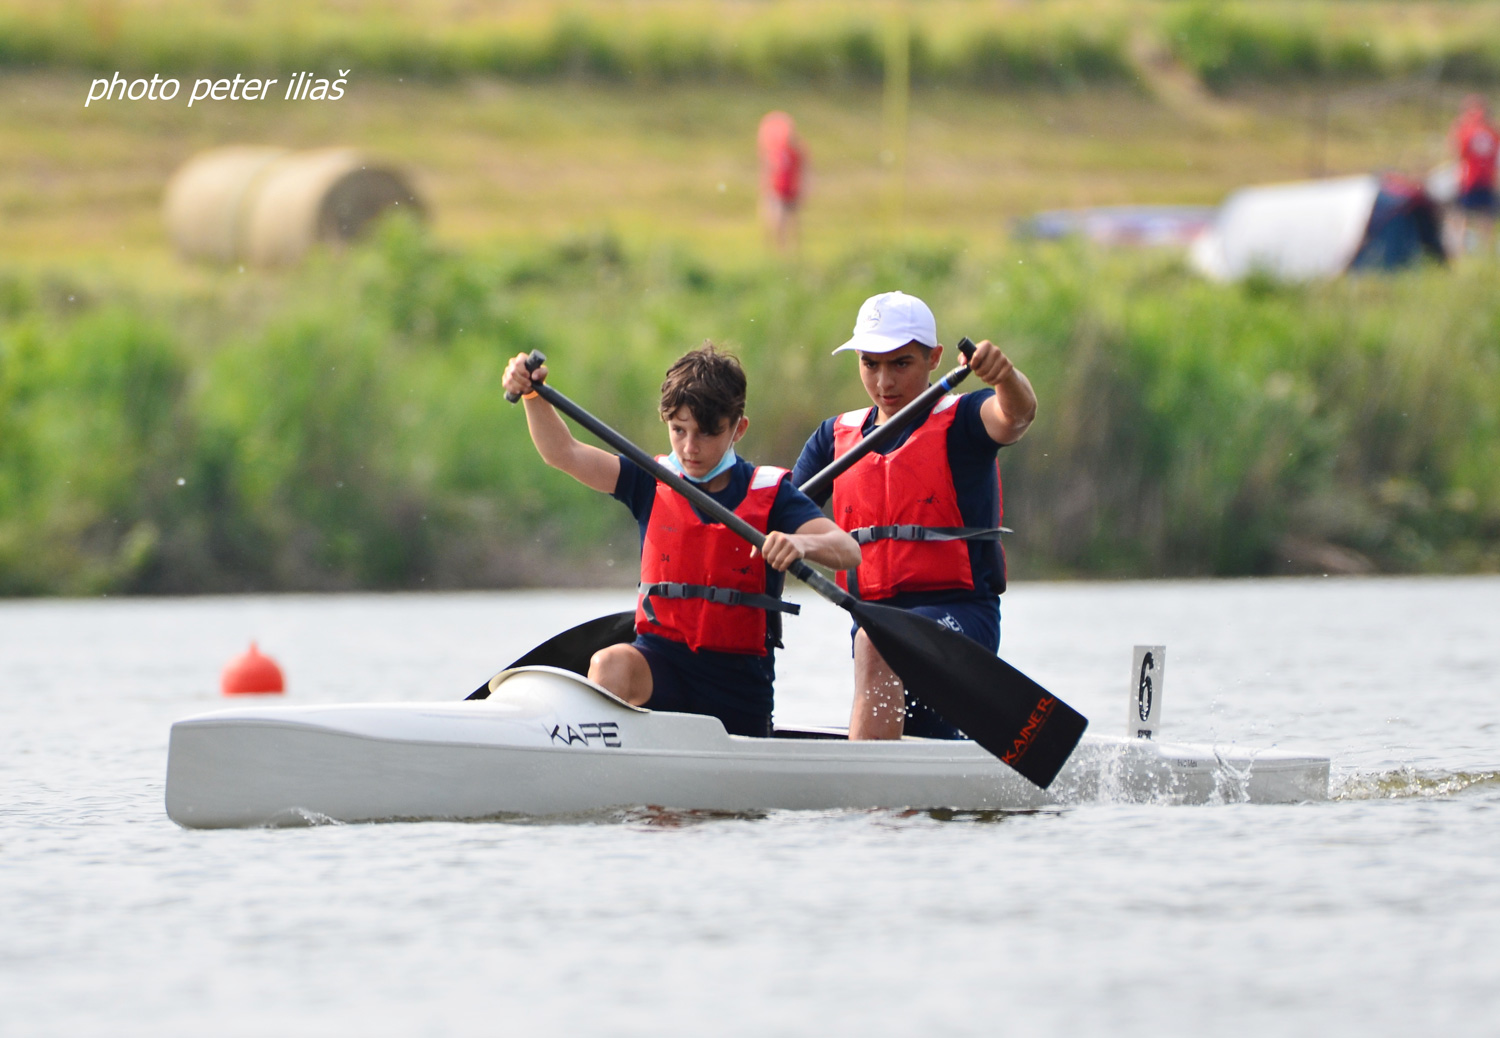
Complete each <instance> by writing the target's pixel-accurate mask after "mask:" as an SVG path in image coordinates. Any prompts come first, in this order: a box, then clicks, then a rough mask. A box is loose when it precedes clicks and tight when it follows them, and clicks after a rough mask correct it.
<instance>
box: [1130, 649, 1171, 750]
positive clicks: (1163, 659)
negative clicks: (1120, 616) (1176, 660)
mask: <svg viewBox="0 0 1500 1038" xmlns="http://www.w3.org/2000/svg"><path fill="white" fill-rule="evenodd" d="M1166 673H1167V647H1166V646H1165V645H1137V646H1136V647H1135V654H1134V657H1133V659H1132V661H1131V664H1130V704H1129V712H1128V713H1127V714H1126V721H1125V734H1126V735H1128V736H1130V737H1131V738H1134V739H1150V738H1153V737H1154V736H1155V735H1156V733H1157V732H1158V731H1159V730H1160V729H1161V690H1162V685H1163V684H1164V683H1165V679H1166Z"/></svg>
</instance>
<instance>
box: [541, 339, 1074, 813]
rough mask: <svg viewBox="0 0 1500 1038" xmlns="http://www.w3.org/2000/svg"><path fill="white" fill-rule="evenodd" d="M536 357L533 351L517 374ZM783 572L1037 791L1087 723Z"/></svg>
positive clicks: (812, 573)
mask: <svg viewBox="0 0 1500 1038" xmlns="http://www.w3.org/2000/svg"><path fill="white" fill-rule="evenodd" d="M545 359H546V358H545V357H543V356H542V354H541V353H539V352H537V351H533V352H532V354H531V357H530V358H529V359H528V361H527V367H528V368H531V369H535V368H536V367H537V365H539V364H541V363H542V362H543V361H544V360H545ZM532 390H533V391H534V392H536V393H537V394H539V395H540V396H541V397H542V399H543V400H546V401H547V402H548V403H549V404H551V405H552V406H553V407H555V408H557V409H558V410H559V411H561V412H563V414H565V415H567V416H568V417H569V418H572V419H573V420H574V421H575V422H577V423H578V424H579V425H581V426H583V427H584V428H585V429H587V430H588V431H589V432H591V433H593V434H594V435H595V436H597V437H598V438H599V439H600V440H601V441H603V442H604V443H607V444H609V445H610V446H611V447H613V448H615V449H616V450H618V451H619V452H620V453H621V454H623V455H624V456H625V457H627V458H629V459H630V460H631V461H633V462H635V463H636V464H637V465H639V466H640V467H641V468H642V469H643V470H644V471H646V472H649V473H651V475H652V476H654V477H655V478H656V479H658V480H659V481H661V482H663V483H665V484H667V486H669V487H671V488H672V489H673V490H676V491H677V492H678V493H680V494H681V495H682V496H683V497H685V498H687V499H688V500H689V501H691V502H692V503H693V504H694V505H696V506H697V507H698V509H699V510H700V511H702V512H703V513H704V514H705V515H708V516H710V517H711V518H713V519H714V521H716V522H719V523H722V524H723V525H724V526H726V527H728V528H729V529H730V530H732V531H734V533H735V534H737V535H738V536H740V537H742V538H744V539H745V540H746V541H748V542H749V543H750V544H752V545H754V546H755V547H756V548H757V549H759V548H761V547H762V545H763V544H764V543H765V539H766V535H765V534H763V533H761V531H759V530H757V529H756V528H755V527H753V526H751V525H750V524H749V523H747V522H745V521H744V520H743V519H741V518H740V517H739V516H737V515H735V514H734V513H733V512H732V511H730V510H729V509H728V508H725V507H724V506H723V505H721V504H720V503H719V502H717V501H715V500H714V499H713V498H712V497H710V496H709V495H708V494H707V493H706V492H705V491H703V490H701V489H699V488H698V487H696V486H694V485H693V484H691V483H689V482H688V481H687V480H685V479H683V478H682V477H681V476H679V475H677V473H675V472H673V471H671V470H670V469H668V468H666V467H665V466H663V465H662V464H661V463H660V462H658V461H657V460H656V459H655V458H654V457H652V456H651V455H649V454H647V453H646V452H645V451H643V450H641V449H640V448H639V447H637V446H636V445H635V444H634V443H631V442H630V440H628V439H626V438H625V436H623V435H622V434H621V433H619V432H616V431H615V430H614V429H612V428H610V427H609V426H608V425H605V424H604V423H603V422H601V421H600V420H599V419H597V418H595V417H594V416H593V415H591V414H590V413H589V412H587V411H585V410H584V409H583V408H582V407H579V406H578V405H577V404H575V403H574V402H573V401H571V400H569V399H568V398H567V397H565V396H563V394H561V393H559V392H558V391H557V390H555V389H553V388H552V387H551V386H549V385H547V384H546V383H544V382H534V383H532ZM788 572H790V573H791V574H792V575H793V576H795V577H797V578H798V579H799V580H801V581H802V582H803V583H805V584H806V585H807V586H808V587H810V588H812V589H813V590H814V591H816V592H817V593H818V594H820V595H822V596H823V597H824V598H826V599H828V600H829V601H830V602H832V603H833V604H834V605H837V606H839V607H840V608H842V609H844V610H846V611H847V612H848V613H849V614H850V615H851V616H852V617H854V620H855V622H856V623H858V624H859V626H860V628H861V629H862V630H863V631H864V632H865V634H866V636H867V637H869V639H870V642H871V643H872V644H873V645H874V646H875V648H876V650H877V651H878V652H879V653H880V655H881V657H882V658H884V660H885V661H886V663H887V664H888V665H889V666H890V668H891V670H892V671H894V672H895V673H896V676H897V677H899V678H900V679H901V681H902V683H903V684H904V685H905V686H906V688H908V689H910V690H911V691H912V693H913V694H915V695H916V696H918V697H919V698H921V699H922V700H924V701H925V702H927V703H928V704H929V705H931V706H932V707H933V708H934V709H935V710H937V711H938V712H939V713H940V714H942V715H943V716H944V717H946V718H947V719H948V720H949V721H951V722H952V723H953V724H955V725H957V726H958V727H959V728H960V729H961V730H962V731H963V732H964V734H965V735H967V736H969V738H971V739H973V740H974V741H975V742H977V743H978V744H979V745H981V746H983V747H984V748H985V749H986V750H989V751H990V752H991V753H993V754H994V755H995V756H996V757H999V758H1000V759H1001V760H1002V761H1004V762H1005V763H1007V764H1009V765H1010V766H1011V767H1012V768H1014V769H1015V770H1016V771H1017V772H1018V773H1019V774H1021V775H1022V776H1024V777H1025V778H1027V779H1029V780H1030V781H1032V782H1034V783H1036V784H1037V785H1038V786H1041V787H1042V788H1044V789H1045V788H1046V787H1047V786H1049V785H1050V784H1051V783H1052V780H1053V779H1054V778H1056V777H1057V773H1058V771H1059V770H1060V769H1061V768H1062V766H1063V764H1064V762H1066V761H1067V759H1068V756H1069V754H1071V753H1072V752H1073V748H1074V747H1075V746H1076V745H1077V744H1078V740H1079V739H1081V738H1082V737H1083V731H1084V729H1085V728H1086V727H1087V726H1088V719H1087V718H1085V717H1084V716H1083V715H1082V714H1080V713H1079V712H1078V711H1076V710H1074V709H1073V708H1072V707H1070V706H1068V704H1066V703H1064V702H1063V701H1062V700H1060V699H1058V698H1057V697H1056V696H1053V695H1051V694H1050V693H1048V692H1047V690H1046V689H1044V688H1042V686H1040V685H1038V684H1037V683H1036V682H1035V681H1032V680H1031V679H1030V678H1028V677H1027V676H1026V675H1025V674H1022V673H1021V672H1020V671H1018V670H1016V668H1014V667H1012V666H1011V665H1010V664H1009V663H1006V662H1005V661H1004V660H1002V659H1000V658H999V657H998V656H995V655H993V654H992V653H989V652H987V651H986V650H985V649H983V648H982V647H980V646H979V645H978V644H976V643H975V642H972V641H970V640H969V639H968V638H966V637H964V636H963V635H961V634H958V633H956V632H954V631H951V630H949V629H948V628H947V627H944V626H943V625H942V624H940V623H937V622H936V621H934V620H930V619H928V618H927V617H925V616H921V615H919V614H917V613H913V612H909V611H908V610H905V609H895V608H892V607H890V606H882V605H877V604H875V603H873V602H862V601H860V600H859V599H857V598H855V597H854V596H853V595H850V594H849V593H848V592H846V591H844V590H843V589H842V588H840V587H839V586H838V585H837V584H835V583H833V581H831V580H829V579H828V578H826V577H824V576H823V575H822V574H820V573H818V572H817V571H816V570H814V569H813V568H812V567H811V566H810V565H808V563H807V562H806V561H805V560H802V559H798V560H797V561H796V562H794V563H793V564H792V565H791V566H790V567H788Z"/></svg>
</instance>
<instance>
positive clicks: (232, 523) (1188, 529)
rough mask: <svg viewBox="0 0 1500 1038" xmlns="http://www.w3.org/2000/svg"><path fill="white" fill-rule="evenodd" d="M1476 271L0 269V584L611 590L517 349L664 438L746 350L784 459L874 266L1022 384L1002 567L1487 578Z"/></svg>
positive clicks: (600, 549)
mask: <svg viewBox="0 0 1500 1038" xmlns="http://www.w3.org/2000/svg"><path fill="white" fill-rule="evenodd" d="M1494 274H1495V269H1494V267H1493V266H1486V265H1476V266H1473V267H1470V268H1468V269H1466V270H1460V271H1457V272H1450V271H1445V270H1441V269H1430V270H1418V271H1414V272H1410V273H1405V274H1400V275H1394V276H1366V277H1359V278H1349V279H1345V280H1343V281H1339V282H1334V283H1329V284H1323V285H1316V286H1309V287H1300V288H1286V287H1278V286H1274V285H1271V284H1269V283H1265V282H1250V283H1247V284H1244V285H1239V286H1218V285H1211V284H1207V283H1204V282H1202V281H1200V280H1198V279H1197V278H1196V277H1195V276H1193V275H1192V274H1190V273H1189V272H1187V271H1186V270H1185V269H1184V268H1183V266H1182V264H1181V263H1180V261H1178V260H1177V259H1175V258H1173V257H1171V256H1165V255H1158V254H1136V255H1108V254H1102V253H1098V252H1093V251H1089V250H1085V249H1081V248H1071V247H1055V246H1047V247H1040V246H1032V247H1017V248H1006V249H1004V250H997V251H995V252H993V253H989V254H979V253H976V252H970V251H963V250H961V249H959V248H958V247H944V246H942V245H930V246H927V247H924V248H905V249H897V248H887V247H881V246H879V245H876V244H872V245H871V246H869V247H868V248H866V249H863V250H861V251H859V252H858V253H851V254H849V255H848V256H846V257H845V258H843V259H840V260H836V261H833V262H829V263H824V264H812V263H803V264H800V265H799V264H788V263H780V262H775V261H769V260H768V261H763V262H760V263H756V264H751V265H748V266H741V267H735V268H725V267H719V266H715V265H712V264H709V263H706V262H704V261H703V260H701V259H699V258H697V257H696V256H694V255H693V254H692V253H691V252H690V251H688V249H687V248H686V247H684V246H681V245H668V246H659V247H653V248H650V249H646V248H634V247H632V246H630V245H629V244H627V243H622V242H621V241H619V240H618V239H616V238H614V237H613V236H611V235H610V234H608V233H600V234H595V235H592V236H586V237H582V238H572V239H567V240H562V241H555V242H551V243H537V244H535V245H534V246H532V247H530V248H527V249H521V250H519V251H515V250H513V251H509V252H506V253H499V252H495V253H482V252H475V253H466V252H457V251H452V250H446V249H442V248H439V247H437V246H435V245H434V244H433V243H432V242H431V241H430V240H429V239H428V238H426V237H425V236H424V235H423V234H422V233H421V232H420V231H419V230H417V229H415V228H413V227H411V226H409V225H404V224H392V225H389V226H387V227H386V228H385V229H384V231H383V232H382V234H381V235H380V237H379V239H378V240H377V241H376V242H374V243H372V244H371V245H369V246H367V247H364V248H361V249H358V250H356V251H354V252H352V253H347V254H342V255H324V256H321V257H319V258H317V259H315V260H314V261H313V262H312V263H311V264H310V265H309V266H308V267H306V268H305V269H303V270H301V271H299V272H298V273H297V274H296V275H295V276H292V277H270V276H267V277H262V278H251V277H249V276H239V275H231V274H225V275H224V280H223V281H222V283H220V284H219V287H218V288H217V289H216V290H213V291H201V290H200V291H195V292H192V293H188V292H187V291H186V290H184V291H183V292H182V293H181V294H172V295H162V296H149V295H140V294H137V293H136V292H135V291H134V290H129V289H125V288H120V287H117V288H111V287H110V286H109V285H108V284H101V285H94V286H92V287H91V288H84V287H80V286H78V285H75V284H72V283H69V282H67V281H62V280H58V279H55V278H54V279H51V280H48V279H46V278H43V277H40V276H38V275H32V274H26V275H6V274H4V273H0V593H7V594H27V593H96V592H101V591H106V592H121V591H124V592H129V591H146V592H159V591H178V592H185V591H201V590H237V589H273V588H274V589H286V588H356V587H365V588H398V587H435V586H442V587H461V586H508V585H516V584H534V583H555V582H559V581H562V582H572V583H580V582H581V583H599V582H617V581H619V580H628V579H629V574H631V573H633V571H634V567H635V560H636V533H635V530H634V529H633V524H632V523H631V521H630V520H629V518H628V516H627V515H626V514H625V512H624V510H623V508H621V507H620V506H619V505H618V504H617V503H615V502H612V501H610V500H608V499H607V498H605V497H603V496H602V495H597V494H594V493H592V492H590V491H587V490H585V489H583V488H582V487H580V486H579V485H577V484H576V483H574V482H573V481H572V480H571V479H569V478H568V477H566V476H563V475H561V474H559V473H556V472H553V471H551V470H548V469H547V468H546V467H545V466H544V465H543V464H542V463H541V461H540V459H539V458H538V457H537V456H536V453H535V451H534V450H533V448H532V447H531V445H530V443H529V440H528V437H527V434H526V431H525V422H524V419H523V416H522V414H521V413H520V409H519V408H516V407H512V406H511V405H508V404H506V403H505V402H504V400H503V398H502V394H501V389H500V374H501V371H502V370H503V368H504V364H505V362H506V360H507V359H508V358H509V357H511V356H513V355H515V354H516V353H519V352H525V351H528V350H531V349H542V350H544V351H545V352H547V354H548V355H549V357H550V358H551V367H552V370H553V379H554V380H555V382H556V384H557V385H558V386H559V387H560V388H562V389H563V390H564V391H565V392H568V393H569V394H570V395H571V396H573V397H574V398H575V399H577V400H579V401H580V402H581V403H584V404H585V405H586V406H588V407H590V408H591V409H593V410H595V412H596V413H598V414H599V415H600V416H601V417H603V418H604V419H605V420H606V421H608V422H611V423H612V424H615V425H616V426H617V427H618V428H620V429H621V430H622V431H624V432H626V433H627V434H628V435H630V436H632V437H633V438H635V439H636V441H637V442H640V443H642V444H643V445H645V446H647V447H648V448H651V449H659V450H664V449H665V439H664V434H663V432H662V427H661V424H660V422H659V420H658V419H657V417H656V409H655V401H656V395H657V389H658V386H659V383H660V379H661V375H662V372H663V371H664V370H665V368H666V366H667V365H668V364H669V363H670V361H671V360H672V359H673V358H675V357H676V356H677V355H679V354H680V353H681V352H683V351H684V350H686V349H688V348H690V347H692V346H694V345H697V344H698V343H699V342H701V341H702V340H703V339H705V338H712V339H714V340H715V341H717V342H720V343H722V344H725V345H727V346H729V347H731V348H733V349H735V350H737V351H738V352H739V354H740V356H741V357H742V358H743V360H744V362H745V365H746V368H747V371H748V374H749V377H750V417H751V421H752V425H751V429H750V434H749V436H748V437H747V441H746V444H745V453H746V455H747V456H748V457H751V458H753V459H755V460H757V461H763V462H771V463H777V464H783V465H789V464H791V463H792V462H793V461H794V460H795V458H796V455H797V452H798V450H799V449H800V447H801V444H802V442H803V441H804V440H805V438H806V437H807V435H808V434H809V433H810V432H811V431H812V428H813V427H814V425H815V424H816V423H817V421H819V420H820V419H822V418H824V417H827V416H828V415H831V414H834V413H837V412H839V411H842V410H845V409H847V408H850V407H855V406H860V405H861V404H862V403H864V402H865V401H864V399H863V393H862V391H861V389H860V387H859V384H858V380H857V378H856V376H855V373H854V370H853V366H852V363H851V362H850V359H849V358H848V357H847V356H846V355H840V356H838V357H834V356H831V355H830V352H829V351H830V350H831V349H832V348H833V347H834V346H836V345H838V344H839V343H840V342H842V341H843V340H844V339H845V338H846V337H847V334H848V330H849V327H850V325H851V323H852V320H853V315H854V313H855V311H856V310H857V308H858V306H859V303H860V302H861V300H862V299H863V298H864V297H865V296H866V295H868V294H870V293H872V292H875V291H881V290H885V289H890V288H894V287H901V288H903V289H905V290H906V291H909V292H914V293H917V294H920V295H923V296H924V297H925V298H927V299H928V300H929V302H931V303H932V305H933V307H934V309H935V311H936V313H937V314H938V320H939V332H940V335H941V336H942V338H943V339H945V340H947V341H953V340H956V339H957V338H958V337H959V336H961V335H965V334H967V335H970V336H972V337H974V338H976V339H978V338H981V337H989V338H992V339H994V340H995V341H996V342H998V343H1000V344H1001V345H1002V346H1003V347H1004V348H1006V349H1007V350H1008V351H1009V352H1010V353H1011V354H1012V356H1014V357H1015V359H1016V360H1017V363H1018V364H1019V365H1020V366H1021V368H1022V369H1023V370H1025V371H1026V372H1027V373H1028V375H1029V376H1030V377H1031V378H1032V380H1033V382H1034V383H1035V385H1036V387H1037V391H1038V394H1039V396H1040V399H1041V411H1040V414H1039V417H1038V420H1037V423H1036V425H1035V426H1034V427H1033V428H1032V430H1031V432H1030V433H1029V434H1028V435H1027V437H1026V438H1025V439H1024V440H1023V441H1021V443H1019V444H1017V445H1016V446H1014V447H1011V448H1007V449H1006V450H1004V451H1003V452H1002V454H1001V459H1002V463H1003V466H1004V473H1005V485H1006V505H1007V524H1008V525H1010V526H1012V527H1014V528H1015V530H1016V533H1015V535H1014V536H1013V537H1011V538H1010V542H1009V546H1008V547H1009V552H1010V558H1011V563H1012V568H1013V573H1015V574H1016V575H1019V576H1027V575H1030V576H1039V575H1047V574H1054V575H1055V574H1069V573H1072V574H1112V575H1134V576H1161V575H1169V574H1172V575H1176V574H1218V575H1232V574H1256V573H1273V572H1283V571H1307V570H1309V569H1312V570H1316V569H1318V568H1319V566H1320V565H1323V563H1322V562H1320V561H1319V560H1321V559H1327V558H1332V559H1333V560H1334V562H1333V563H1332V565H1333V566H1334V568H1339V567H1340V566H1344V565H1350V566H1357V565H1358V564H1359V563H1361V561H1362V560H1364V561H1367V562H1368V563H1369V564H1371V565H1373V566H1375V567H1378V568H1380V569H1383V570H1390V571H1457V572H1469V571H1478V570H1488V571H1494V570H1497V569H1500V466H1497V465H1496V463H1495V461H1496V459H1497V458H1500V419H1497V416H1496V408H1495V407H1494V401H1495V400H1496V399H1500V300H1497V299H1496V297H1495V295H1494V293H1493V292H1492V291H1490V289H1489V285H1490V284H1491V282H1492V279H1493V276H1494ZM247 283H248V287H247ZM945 366H946V365H945Z"/></svg>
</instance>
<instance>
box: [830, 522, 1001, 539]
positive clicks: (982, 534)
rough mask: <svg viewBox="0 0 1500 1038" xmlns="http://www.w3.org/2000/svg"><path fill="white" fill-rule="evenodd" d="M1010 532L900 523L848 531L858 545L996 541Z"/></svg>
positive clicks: (988, 528) (994, 529) (968, 527)
mask: <svg viewBox="0 0 1500 1038" xmlns="http://www.w3.org/2000/svg"><path fill="white" fill-rule="evenodd" d="M1010 532H1011V531H1010V530H1009V529H1007V528H1006V527H1004V526H1001V527H998V528H996V527H985V526H918V525H917V524H915V523H902V524H901V525H899V526H861V527H858V528H856V529H853V530H850V531H849V536H851V537H853V538H854V540H855V542H856V543H858V544H870V543H872V542H874V541H998V540H999V539H1000V535H1001V534H1002V533H1010Z"/></svg>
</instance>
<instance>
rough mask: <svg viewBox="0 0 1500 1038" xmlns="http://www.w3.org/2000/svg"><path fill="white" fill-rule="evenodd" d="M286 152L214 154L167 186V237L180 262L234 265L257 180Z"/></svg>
mask: <svg viewBox="0 0 1500 1038" xmlns="http://www.w3.org/2000/svg"><path fill="white" fill-rule="evenodd" d="M287 154H290V152H289V151H288V150H287V149H286V148H249V147H245V148H218V149H216V150H214V151H208V152H204V153H203V154H201V155H196V156H194V157H193V158H191V159H189V160H188V161H187V163H186V164H184V165H183V166H182V168H181V169H179V170H178V171H177V172H176V173H174V174H173V175H172V179H171V180H170V181H168V182H167V194H166V200H165V202H164V204H163V211H164V215H165V217H166V222H167V235H168V237H170V238H171V239H172V245H173V246H174V247H175V248H176V249H177V252H178V254H179V255H180V256H182V257H183V258H185V259H196V260H209V261H211V262H215V263H235V262H238V261H239V260H241V259H243V258H244V252H243V248H242V244H241V243H242V242H243V241H244V239H245V230H244V228H245V223H246V217H247V213H248V211H249V207H250V204H251V202H252V201H253V200H254V198H255V194H256V191H257V189H258V187H259V183H260V180H261V179H262V178H263V177H264V176H265V174H266V171H267V170H268V169H269V168H270V166H271V165H272V163H274V162H275V161H276V160H277V159H279V158H281V157H283V156H285V155H287Z"/></svg>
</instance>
